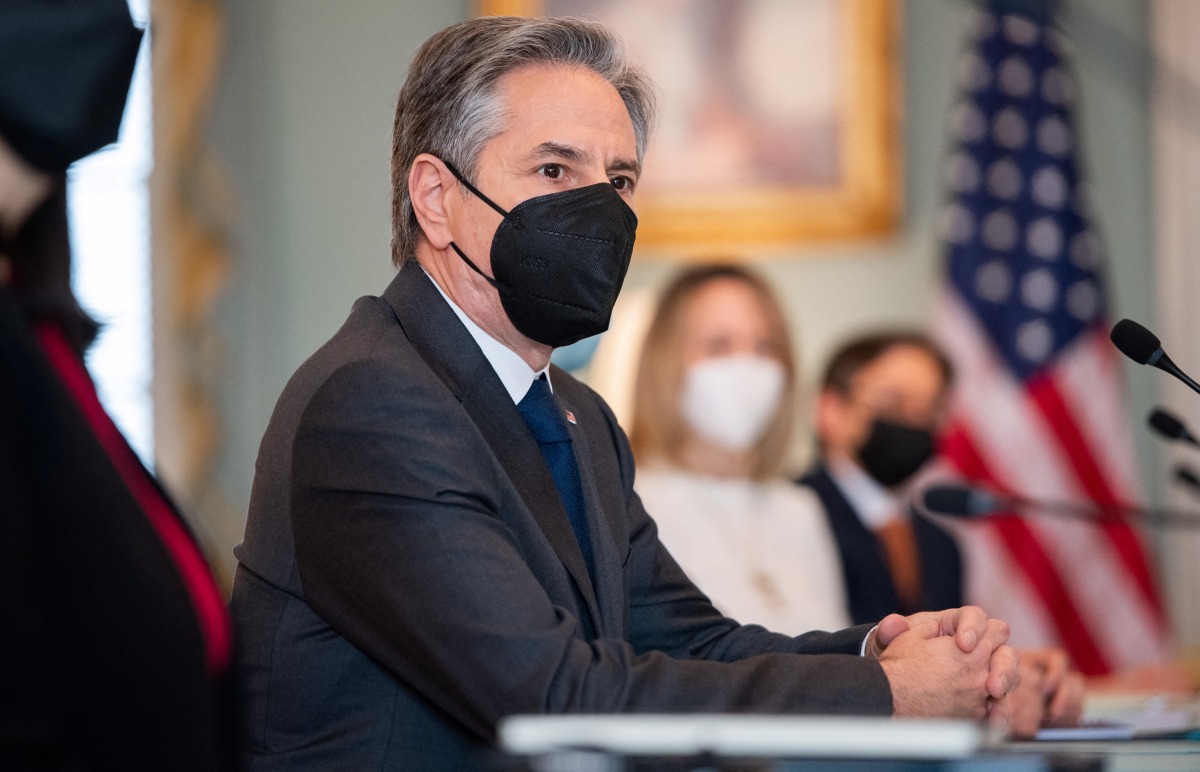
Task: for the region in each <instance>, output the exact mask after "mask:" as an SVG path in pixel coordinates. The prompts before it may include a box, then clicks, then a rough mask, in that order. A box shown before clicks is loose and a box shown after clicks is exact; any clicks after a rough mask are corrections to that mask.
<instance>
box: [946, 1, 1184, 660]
mask: <svg viewBox="0 0 1200 772" xmlns="http://www.w3.org/2000/svg"><path fill="white" fill-rule="evenodd" d="M1062 51H1063V43H1062V40H1061V38H1060V37H1059V34H1058V32H1057V30H1056V29H1054V27H1053V26H1052V25H1051V24H1050V23H1048V20H1047V19H1044V18H1031V17H1028V16H1024V15H1017V14H1013V13H1008V14H1005V13H1003V12H1002V11H998V10H995V7H991V8H988V9H986V10H981V11H980V12H979V13H978V17H977V24H976V29H975V39H974V41H973V43H972V46H971V48H970V50H969V51H968V52H967V53H966V55H965V59H966V60H965V63H964V64H963V66H962V67H961V72H962V75H963V79H964V82H963V83H962V87H963V95H962V98H961V100H960V101H959V102H958V103H957V104H956V105H955V107H954V108H953V110H952V113H951V116H950V124H951V130H952V132H953V135H954V136H953V138H954V149H953V151H952V153H951V155H950V157H949V158H948V159H947V164H946V167H945V170H944V171H945V184H946V186H947V187H948V188H949V191H950V193H951V196H950V198H949V200H948V203H947V205H946V208H945V210H944V211H943V213H942V222H941V228H942V235H943V238H944V241H945V244H946V250H947V255H948V259H947V277H946V278H947V282H946V289H945V292H944V293H943V296H942V300H941V302H940V303H939V308H938V310H937V312H936V319H935V325H934V333H935V336H936V337H937V338H938V340H939V341H940V342H941V343H942V345H943V346H945V348H946V349H947V352H948V353H949V354H950V357H951V359H952V360H953V361H954V363H955V367H956V369H957V372H958V382H957V388H956V389H955V396H954V402H953V406H952V415H953V418H952V421H951V425H950V427H949V431H948V432H947V434H946V436H945V439H944V445H943V455H944V457H945V459H946V460H947V461H948V462H949V464H950V465H951V466H952V467H953V468H954V469H955V471H956V472H957V473H958V474H960V475H962V476H964V477H966V478H968V479H970V480H974V481H979V482H981V483H985V484H988V485H990V486H992V487H996V488H999V489H1002V490H1005V491H1009V492H1012V493H1015V494H1017V495H1020V496H1024V497H1028V498H1032V499H1045V500H1059V501H1061V500H1070V501H1092V502H1095V503H1097V504H1117V503H1127V502H1129V501H1134V500H1138V499H1140V493H1141V489H1140V486H1139V483H1138V480H1137V478H1136V471H1135V470H1136V463H1135V460H1134V457H1133V452H1132V443H1131V440H1130V433H1129V427H1128V425H1127V423H1126V421H1125V418H1124V417H1125V415H1126V412H1125V409H1124V407H1123V404H1122V403H1123V385H1122V382H1121V375H1120V369H1119V366H1118V362H1117V354H1116V352H1115V351H1114V350H1113V348H1112V347H1111V344H1110V343H1109V342H1108V339H1107V330H1108V323H1107V322H1106V321H1105V314H1106V304H1107V302H1106V299H1105V292H1104V276H1103V272H1102V271H1103V265H1102V263H1103V255H1102V251H1101V245H1100V242H1099V240H1098V239H1097V237H1096V233H1095V231H1094V230H1093V228H1092V225H1091V224H1090V223H1089V217H1088V206H1087V200H1086V195H1085V190H1084V188H1083V186H1081V185H1080V182H1079V174H1078V168H1077V165H1076V161H1075V151H1076V144H1077V142H1076V139H1077V138H1076V134H1075V129H1074V124H1073V121H1072V120H1071V109H1072V106H1073V103H1074V100H1075V95H1076V91H1075V86H1074V82H1073V80H1072V78H1071V74H1070V72H1069V70H1068V69H1067V67H1066V66H1065V64H1064V61H1063V59H1062V57H1061V54H1062ZM1027 514H1028V515H1029V516H1026V517H1015V516H1004V517H1001V518H997V519H994V520H991V521H988V522H987V523H980V524H972V525H970V526H967V527H966V528H963V529H960V531H961V533H960V535H961V536H962V543H963V546H964V551H965V553H966V560H967V565H968V577H967V597H968V599H969V600H970V601H971V602H973V603H978V604H979V605H981V606H983V607H984V608H985V609H986V610H987V611H988V612H989V613H990V614H992V615H993V616H998V617H1000V618H1002V619H1005V620H1006V621H1008V622H1010V623H1011V624H1012V627H1013V642H1014V643H1017V644H1020V645H1026V646H1041V645H1061V646H1063V647H1064V648H1066V649H1067V651H1068V652H1069V653H1070V654H1071V655H1072V657H1073V659H1074V661H1075V664H1076V666H1077V667H1079V668H1080V670H1082V671H1083V672H1084V673H1085V674H1089V675H1092V674H1103V673H1108V672H1112V671H1114V670H1120V669H1124V668H1128V667H1133V666H1138V665H1145V664H1154V663H1159V662H1161V661H1162V660H1163V658H1164V656H1165V651H1166V637H1167V626H1166V622H1165V619H1164V611H1163V604H1162V601H1161V599H1160V596H1159V593H1158V590H1157V587H1156V582H1155V579H1154V574H1153V572H1152V571H1151V568H1150V565H1149V563H1148V561H1147V556H1146V551H1145V549H1144V545H1143V542H1142V537H1141V535H1140V534H1139V533H1138V532H1137V531H1136V530H1135V529H1134V528H1131V527H1129V526H1127V525H1122V524H1106V525H1097V524H1092V523H1087V522H1081V521H1071V520H1065V519H1058V518H1051V517H1038V516H1036V514H1035V513H1033V512H1028V513H1027Z"/></svg>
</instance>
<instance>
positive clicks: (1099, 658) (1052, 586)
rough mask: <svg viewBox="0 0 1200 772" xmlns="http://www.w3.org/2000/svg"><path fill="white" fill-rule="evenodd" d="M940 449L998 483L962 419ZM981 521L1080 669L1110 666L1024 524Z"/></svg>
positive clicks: (961, 466) (967, 472)
mask: <svg viewBox="0 0 1200 772" xmlns="http://www.w3.org/2000/svg"><path fill="white" fill-rule="evenodd" d="M942 454H943V455H944V456H945V457H946V458H947V459H948V460H949V461H950V462H951V463H953V464H954V465H955V466H956V467H957V468H958V470H959V471H960V472H961V473H962V474H963V475H964V476H966V477H967V479H969V480H973V481H982V482H989V483H992V484H993V485H996V486H997V487H1003V486H1001V485H1000V483H999V481H998V480H997V479H996V477H995V475H994V474H993V473H992V472H991V470H990V469H989V468H988V466H987V463H986V462H985V461H984V459H983V457H982V456H981V455H980V453H979V451H978V449H977V448H976V445H975V443H974V441H973V440H972V439H971V437H970V435H969V433H968V432H967V430H966V427H964V426H962V424H960V423H958V422H955V423H954V424H953V425H952V426H951V427H950V428H949V430H948V431H947V432H946V433H945V435H943V438H942ZM987 526H988V527H990V528H992V530H993V531H994V532H995V533H997V534H998V535H999V536H1000V539H1001V541H1002V542H1003V543H1004V546H1005V548H1006V549H1007V550H1008V552H1009V554H1010V555H1011V556H1012V558H1013V560H1014V561H1015V562H1016V564H1017V565H1018V566H1019V567H1020V568H1021V570H1022V572H1024V573H1025V575H1026V576H1027V577H1028V578H1029V583H1030V586H1031V587H1032V588H1033V590H1034V592H1036V593H1037V595H1038V597H1040V598H1041V600H1042V603H1043V604H1044V605H1045V607H1046V610H1047V611H1048V612H1049V615H1050V619H1051V620H1052V621H1053V623H1054V625H1055V627H1056V628H1057V630H1058V635H1059V638H1060V639H1061V640H1062V642H1063V645H1064V646H1066V648H1067V650H1068V651H1069V652H1070V653H1071V657H1072V659H1073V660H1074V661H1075V666H1076V667H1078V668H1079V669H1080V671H1082V672H1083V673H1084V674H1085V675H1102V674H1104V673H1108V672H1110V671H1111V669H1112V668H1111V666H1110V665H1109V663H1108V660H1107V659H1106V658H1105V656H1104V654H1103V653H1102V652H1101V651H1100V649H1099V647H1098V646H1097V645H1096V642H1095V640H1094V639H1093V638H1092V634H1091V631H1090V630H1089V629H1088V626H1087V624H1086V623H1085V622H1084V619H1083V616H1082V615H1081V614H1080V613H1079V610H1078V609H1077V608H1076V607H1075V603H1074V601H1073V600H1072V599H1071V594H1070V592H1069V591H1068V590H1067V587H1066V585H1065V584H1064V583H1063V580H1062V577H1061V576H1059V574H1058V569H1057V568H1055V566H1054V562H1053V561H1052V560H1051V559H1050V556H1049V555H1048V554H1046V551H1045V550H1044V549H1043V548H1042V545H1041V543H1040V542H1039V541H1038V538H1037V536H1036V535H1035V534H1034V533H1033V532H1032V531H1031V530H1030V528H1029V526H1028V525H1026V524H1025V523H1024V522H1023V521H1022V520H1021V519H1020V518H1019V517H997V518H993V519H992V520H991V521H990V522H989V523H988V524H987Z"/></svg>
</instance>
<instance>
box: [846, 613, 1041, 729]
mask: <svg viewBox="0 0 1200 772" xmlns="http://www.w3.org/2000/svg"><path fill="white" fill-rule="evenodd" d="M1008 633H1009V630H1008V625H1007V624H1006V623H1005V622H1002V621H1000V620H999V619H991V618H989V617H988V615H987V614H986V613H984V611H983V609H981V608H979V607H978V606H964V607H963V608H957V609H949V610H947V611H929V612H921V613H919V614H913V615H911V616H908V617H903V616H900V615H899V614H890V615H888V616H887V617H884V619H883V620H882V621H881V622H880V623H879V625H878V626H877V627H876V628H875V630H874V631H873V632H872V634H871V636H870V639H869V640H868V641H867V652H868V654H869V655H871V656H874V657H876V658H877V659H878V660H879V663H880V665H882V666H883V670H884V673H885V674H886V675H887V678H888V682H889V684H890V685H891V689H892V711H893V713H894V714H895V715H897V716H924V717H941V718H970V719H975V720H982V719H984V718H987V719H988V721H989V722H991V723H993V724H998V725H1000V726H1005V727H1007V726H1008V724H1009V721H1010V719H1011V710H1010V705H1009V699H1008V695H1009V694H1010V693H1012V692H1013V690H1015V689H1016V688H1017V686H1018V685H1019V684H1020V683H1021V673H1020V669H1019V658H1018V656H1017V652H1016V651H1015V650H1013V648H1012V647H1010V646H1008V645H1007V644H1008Z"/></svg>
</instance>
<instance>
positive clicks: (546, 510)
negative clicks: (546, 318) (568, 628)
mask: <svg viewBox="0 0 1200 772" xmlns="http://www.w3.org/2000/svg"><path fill="white" fill-rule="evenodd" d="M383 297H384V300H385V301H387V303H388V305H390V306H391V308H392V311H393V313H394V314H395V315H396V320H397V321H398V322H399V323H400V326H401V328H402V329H403V330H404V333H405V335H406V336H407V337H408V339H409V341H410V342H412V344H413V346H414V347H416V349H417V350H418V351H419V352H420V353H421V355H422V356H423V357H424V359H425V361H426V362H428V363H429V365H430V367H431V368H432V369H433V370H434V372H435V373H437V375H438V377H439V378H441V379H442V381H443V382H444V383H445V384H446V386H447V387H448V388H449V389H450V391H451V392H452V393H453V394H454V395H455V397H456V398H457V399H458V400H459V402H460V403H461V404H462V406H463V408H465V409H466V411H467V413H468V414H469V415H470V416H471V419H472V420H473V421H474V422H475V425H476V426H477V427H478V428H479V431H480V433H481V434H482V435H483V437H484V439H485V440H486V441H487V443H488V445H489V447H490V448H491V450H492V452H493V453H494V454H495V455H496V457H497V458H498V459H499V460H500V464H501V466H503V467H504V471H505V472H506V473H507V474H508V477H509V479H510V480H511V481H512V483H513V485H514V486H515V487H516V489H517V492H518V494H519V495H520V496H521V500H522V501H524V502H525V505H526V506H527V507H528V508H529V511H530V512H531V513H532V515H533V518H534V520H535V521H536V522H537V524H538V527H539V528H540V529H541V531H542V534H543V535H545V537H546V540H547V541H548V542H549V544H550V547H551V549H553V550H554V554H555V555H556V556H557V557H558V559H559V560H560V561H561V562H562V564H563V566H564V567H565V568H566V569H567V572H568V573H569V574H570V575H571V578H572V579H573V580H574V581H575V585H576V588H577V589H578V591H579V595H580V597H581V598H583V600H584V603H585V605H586V606H587V610H588V613H589V614H590V615H591V620H589V621H590V622H591V623H592V626H593V629H596V630H599V629H600V620H601V614H600V611H599V608H598V606H597V602H596V594H595V591H594V589H593V587H592V582H591V578H590V577H589V576H588V571H587V565H586V564H585V562H584V559H583V553H582V552H581V551H580V549H579V544H578V542H576V541H575V534H574V533H573V532H572V531H571V523H570V520H569V519H568V518H567V513H566V510H565V509H564V508H563V505H562V500H561V499H560V498H559V495H558V489H557V488H556V487H555V485H554V478H553V477H552V476H551V475H550V470H549V469H547V467H546V463H545V461H544V460H543V459H542V454H541V451H540V449H539V448H538V444H537V442H536V441H535V440H534V439H533V435H531V434H530V432H529V428H528V427H527V426H526V425H525V422H524V420H522V418H521V414H520V413H519V412H518V411H517V407H516V405H514V404H513V401H512V398H511V397H510V396H509V394H508V391H507V390H506V389H505V388H504V384H503V383H501V381H500V377H499V376H498V375H496V372H495V370H493V369H492V366H491V365H490V364H489V363H488V361H487V358H486V357H485V356H484V355H483V352H482V351H480V350H479V346H478V345H477V344H476V343H475V339H474V338H472V337H471V334H470V333H469V332H467V329H466V328H465V327H463V325H462V322H461V321H459V319H458V317H457V316H456V315H455V313H454V310H453V309H451V308H450V306H449V305H448V304H447V303H446V301H445V300H444V299H443V298H442V296H441V293H439V292H438V290H437V288H436V287H435V286H434V285H433V281H432V280H431V279H430V278H429V277H428V276H426V274H425V272H424V271H423V270H421V267H420V265H418V264H417V263H416V262H415V261H410V262H408V263H406V264H405V265H404V267H402V268H401V269H400V272H399V273H398V274H397V275H396V278H395V279H393V280H392V283H391V284H390V285H388V288H387V290H385V291H384V294H383ZM576 448H578V445H576ZM583 467H584V465H583V463H582V461H580V475H581V477H582V476H583V471H582V470H583ZM584 490H585V494H584V495H585V498H586V497H587V496H588V494H587V492H586V491H587V490H588V485H587V483H584ZM588 501H589V505H588V509H589V511H590V509H591V506H590V501H591V499H588ZM590 519H591V518H589V520H590ZM593 533H594V532H593ZM593 544H595V541H593Z"/></svg>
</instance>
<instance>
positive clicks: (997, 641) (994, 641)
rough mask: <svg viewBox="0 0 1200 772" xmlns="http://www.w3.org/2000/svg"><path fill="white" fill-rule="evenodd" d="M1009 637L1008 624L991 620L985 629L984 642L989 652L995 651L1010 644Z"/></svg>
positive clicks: (998, 620)
mask: <svg viewBox="0 0 1200 772" xmlns="http://www.w3.org/2000/svg"><path fill="white" fill-rule="evenodd" d="M1008 635H1009V628H1008V623H1007V622H1005V621H1003V620H1000V619H989V620H988V621H987V624H986V625H985V626H984V628H983V639H982V641H983V644H984V645H985V646H987V647H988V648H987V650H989V651H995V650H996V648H997V647H999V646H1003V645H1004V644H1006V643H1008ZM959 648H961V646H960V647H959ZM964 651H965V649H964Z"/></svg>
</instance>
